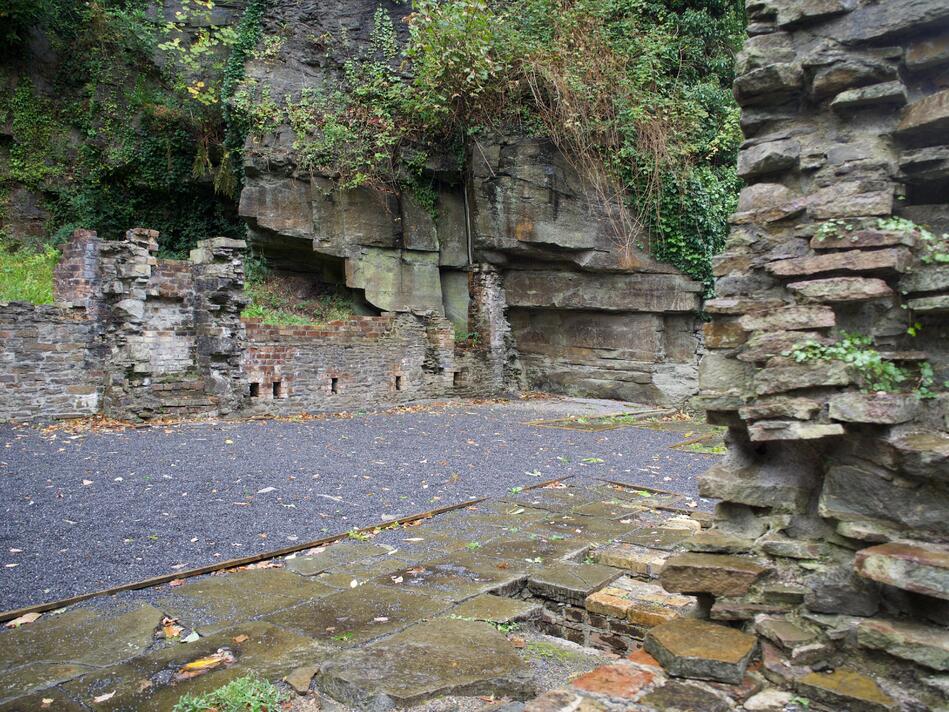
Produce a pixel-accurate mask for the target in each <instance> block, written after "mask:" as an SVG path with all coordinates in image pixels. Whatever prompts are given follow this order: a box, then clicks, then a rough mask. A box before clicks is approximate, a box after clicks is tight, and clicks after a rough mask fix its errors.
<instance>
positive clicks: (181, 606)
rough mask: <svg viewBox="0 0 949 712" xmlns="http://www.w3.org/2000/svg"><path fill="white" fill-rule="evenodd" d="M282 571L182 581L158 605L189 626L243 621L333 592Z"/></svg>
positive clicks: (271, 570) (253, 570)
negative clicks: (182, 582)
mask: <svg viewBox="0 0 949 712" xmlns="http://www.w3.org/2000/svg"><path fill="white" fill-rule="evenodd" d="M333 591H334V589H332V588H330V587H328V586H324V585H323V584H320V583H316V582H314V581H310V580H308V579H306V578H304V577H302V576H298V575H296V574H293V573H290V572H288V571H284V570H283V569H252V570H248V571H235V572H233V573H226V574H224V575H221V576H205V577H202V578H199V579H195V580H193V581H189V582H186V583H185V584H183V585H182V586H181V587H179V588H175V589H173V593H170V594H168V595H166V596H163V597H162V598H160V599H159V600H158V604H159V605H160V606H162V608H163V609H164V610H165V611H166V612H167V613H168V614H169V615H171V616H172V617H174V618H179V619H180V620H181V621H182V622H187V623H189V624H192V625H198V624H204V625H209V624H214V623H223V622H231V621H243V620H250V619H252V618H257V617H259V616H262V615H264V614H267V613H272V612H273V611H277V610H279V609H281V608H288V607H290V606H294V605H298V604H299V603H300V602H301V601H307V600H311V599H315V598H320V597H321V596H326V595H328V594H330V593H333Z"/></svg>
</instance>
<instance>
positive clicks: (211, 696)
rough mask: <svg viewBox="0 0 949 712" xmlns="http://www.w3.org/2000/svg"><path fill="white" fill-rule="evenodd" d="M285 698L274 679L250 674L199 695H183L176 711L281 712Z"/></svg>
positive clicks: (175, 707) (174, 711)
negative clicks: (269, 680) (281, 704)
mask: <svg viewBox="0 0 949 712" xmlns="http://www.w3.org/2000/svg"><path fill="white" fill-rule="evenodd" d="M285 698H286V695H285V694H284V693H283V692H281V691H280V689H279V688H278V687H277V686H276V685H274V684H273V683H272V682H268V681H267V680H261V679H259V678H256V677H252V676H246V677H239V678H237V679H236V680H231V681H230V682H229V683H227V684H226V685H224V686H223V687H219V688H218V689H216V690H212V691H211V692H208V693H205V694H203V695H200V696H198V697H194V696H192V695H183V696H182V697H181V699H179V700H178V703H177V704H176V705H175V706H174V708H172V712H277V711H278V710H279V709H280V703H281V702H283V701H284V699H285Z"/></svg>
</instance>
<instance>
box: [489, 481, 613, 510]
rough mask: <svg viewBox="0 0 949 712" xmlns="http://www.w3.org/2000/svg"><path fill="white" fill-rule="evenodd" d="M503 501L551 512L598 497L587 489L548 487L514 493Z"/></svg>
mask: <svg viewBox="0 0 949 712" xmlns="http://www.w3.org/2000/svg"><path fill="white" fill-rule="evenodd" d="M500 501H501V502H502V503H508V504H514V505H518V506H520V507H529V508H532V509H546V510H547V511H549V512H569V511H570V510H571V509H573V508H574V507H579V506H580V505H582V504H590V503H591V502H596V501H597V498H596V497H594V496H591V495H590V494H588V493H587V492H586V491H585V490H582V489H576V488H573V487H563V488H547V487H542V488H540V489H535V490H530V491H528V492H519V493H517V494H512V495H510V496H508V497H505V498H504V499H502V500H500Z"/></svg>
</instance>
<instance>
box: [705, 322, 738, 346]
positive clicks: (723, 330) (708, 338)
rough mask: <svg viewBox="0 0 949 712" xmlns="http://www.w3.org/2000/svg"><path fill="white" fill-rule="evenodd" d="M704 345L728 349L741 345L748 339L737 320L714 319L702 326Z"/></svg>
mask: <svg viewBox="0 0 949 712" xmlns="http://www.w3.org/2000/svg"><path fill="white" fill-rule="evenodd" d="M702 334H703V335H704V336H705V346H706V347H707V348H710V349H729V348H734V347H736V346H741V345H742V344H743V343H745V341H746V340H747V339H748V332H747V331H745V329H743V328H742V326H741V324H739V323H738V321H737V320H735V319H732V320H725V319H716V320H715V321H711V322H708V323H707V324H704V325H703V326H702Z"/></svg>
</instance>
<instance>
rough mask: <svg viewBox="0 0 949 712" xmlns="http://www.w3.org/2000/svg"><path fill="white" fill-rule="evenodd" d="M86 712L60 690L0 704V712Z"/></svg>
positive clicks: (86, 710) (86, 709)
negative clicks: (46, 711)
mask: <svg viewBox="0 0 949 712" xmlns="http://www.w3.org/2000/svg"><path fill="white" fill-rule="evenodd" d="M45 710H49V712H54V711H55V712H88V707H82V706H80V705H79V703H77V702H74V701H73V700H72V699H71V698H69V697H68V696H67V695H66V693H65V692H63V691H62V690H57V689H55V688H54V689H51V690H43V691H42V692H37V693H36V694H33V695H27V696H25V697H21V698H19V699H17V700H13V701H12V702H8V703H6V704H0V712H44V711H45Z"/></svg>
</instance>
